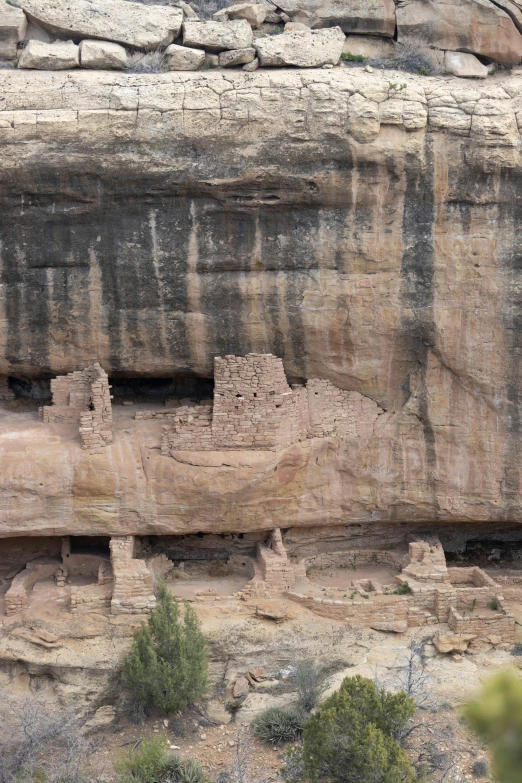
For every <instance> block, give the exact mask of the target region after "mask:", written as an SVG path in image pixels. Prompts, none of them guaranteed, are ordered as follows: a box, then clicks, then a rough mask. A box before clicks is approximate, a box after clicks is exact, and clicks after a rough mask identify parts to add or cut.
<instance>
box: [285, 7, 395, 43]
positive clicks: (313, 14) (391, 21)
mask: <svg viewBox="0 0 522 783" xmlns="http://www.w3.org/2000/svg"><path fill="white" fill-rule="evenodd" d="M278 7H279V8H282V9H283V11H285V13H287V14H288V15H289V16H290V17H291V18H296V19H298V20H299V21H302V19H301V17H302V15H303V14H307V15H309V23H310V26H311V27H314V28H317V27H333V26H335V25H338V26H339V27H340V28H341V29H342V30H344V32H345V33H357V34H358V35H365V34H370V35H386V36H393V34H394V32H395V3H394V2H393V0H348V1H347V0H281V2H280V3H278Z"/></svg>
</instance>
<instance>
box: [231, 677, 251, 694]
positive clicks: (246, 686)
mask: <svg viewBox="0 0 522 783" xmlns="http://www.w3.org/2000/svg"><path fill="white" fill-rule="evenodd" d="M249 693H250V683H249V682H248V680H247V678H246V677H240V678H239V679H238V680H236V681H235V683H234V687H233V688H232V696H233V697H234V699H242V698H244V697H245V696H248V694H249Z"/></svg>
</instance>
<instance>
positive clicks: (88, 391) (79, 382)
mask: <svg viewBox="0 0 522 783" xmlns="http://www.w3.org/2000/svg"><path fill="white" fill-rule="evenodd" d="M51 393H52V398H53V400H52V405H50V406H49V405H45V406H44V407H42V408H40V414H41V417H42V420H43V421H44V422H45V423H46V424H48V423H50V422H63V421H71V422H77V423H79V425H80V427H79V430H80V442H81V445H82V448H83V449H92V448H97V447H99V446H107V445H109V444H110V443H112V408H111V394H110V386H109V379H108V376H107V373H106V372H105V371H104V369H103V368H102V367H101V366H100V364H99V363H98V362H95V363H94V364H92V365H90V366H89V367H86V368H85V369H84V370H75V371H74V372H71V373H68V374H67V375H61V376H58V377H57V378H53V379H52V380H51Z"/></svg>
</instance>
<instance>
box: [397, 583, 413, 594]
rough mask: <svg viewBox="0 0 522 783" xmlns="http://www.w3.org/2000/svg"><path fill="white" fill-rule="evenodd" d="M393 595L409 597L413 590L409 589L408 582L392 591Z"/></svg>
mask: <svg viewBox="0 0 522 783" xmlns="http://www.w3.org/2000/svg"><path fill="white" fill-rule="evenodd" d="M393 592H394V595H411V594H412V592H413V590H412V589H411V587H410V585H409V582H404V584H402V585H399V587H397V588H396V589H395V590H394V591H393Z"/></svg>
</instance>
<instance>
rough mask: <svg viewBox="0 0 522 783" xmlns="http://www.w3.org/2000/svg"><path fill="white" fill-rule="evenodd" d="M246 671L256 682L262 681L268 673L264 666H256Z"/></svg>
mask: <svg viewBox="0 0 522 783" xmlns="http://www.w3.org/2000/svg"><path fill="white" fill-rule="evenodd" d="M248 673H249V675H250V676H251V677H252V679H253V680H255V681H256V682H264V681H265V680H266V679H267V678H268V674H267V671H266V669H265V668H264V666H256V668H255V669H250V670H249V672H248Z"/></svg>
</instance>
